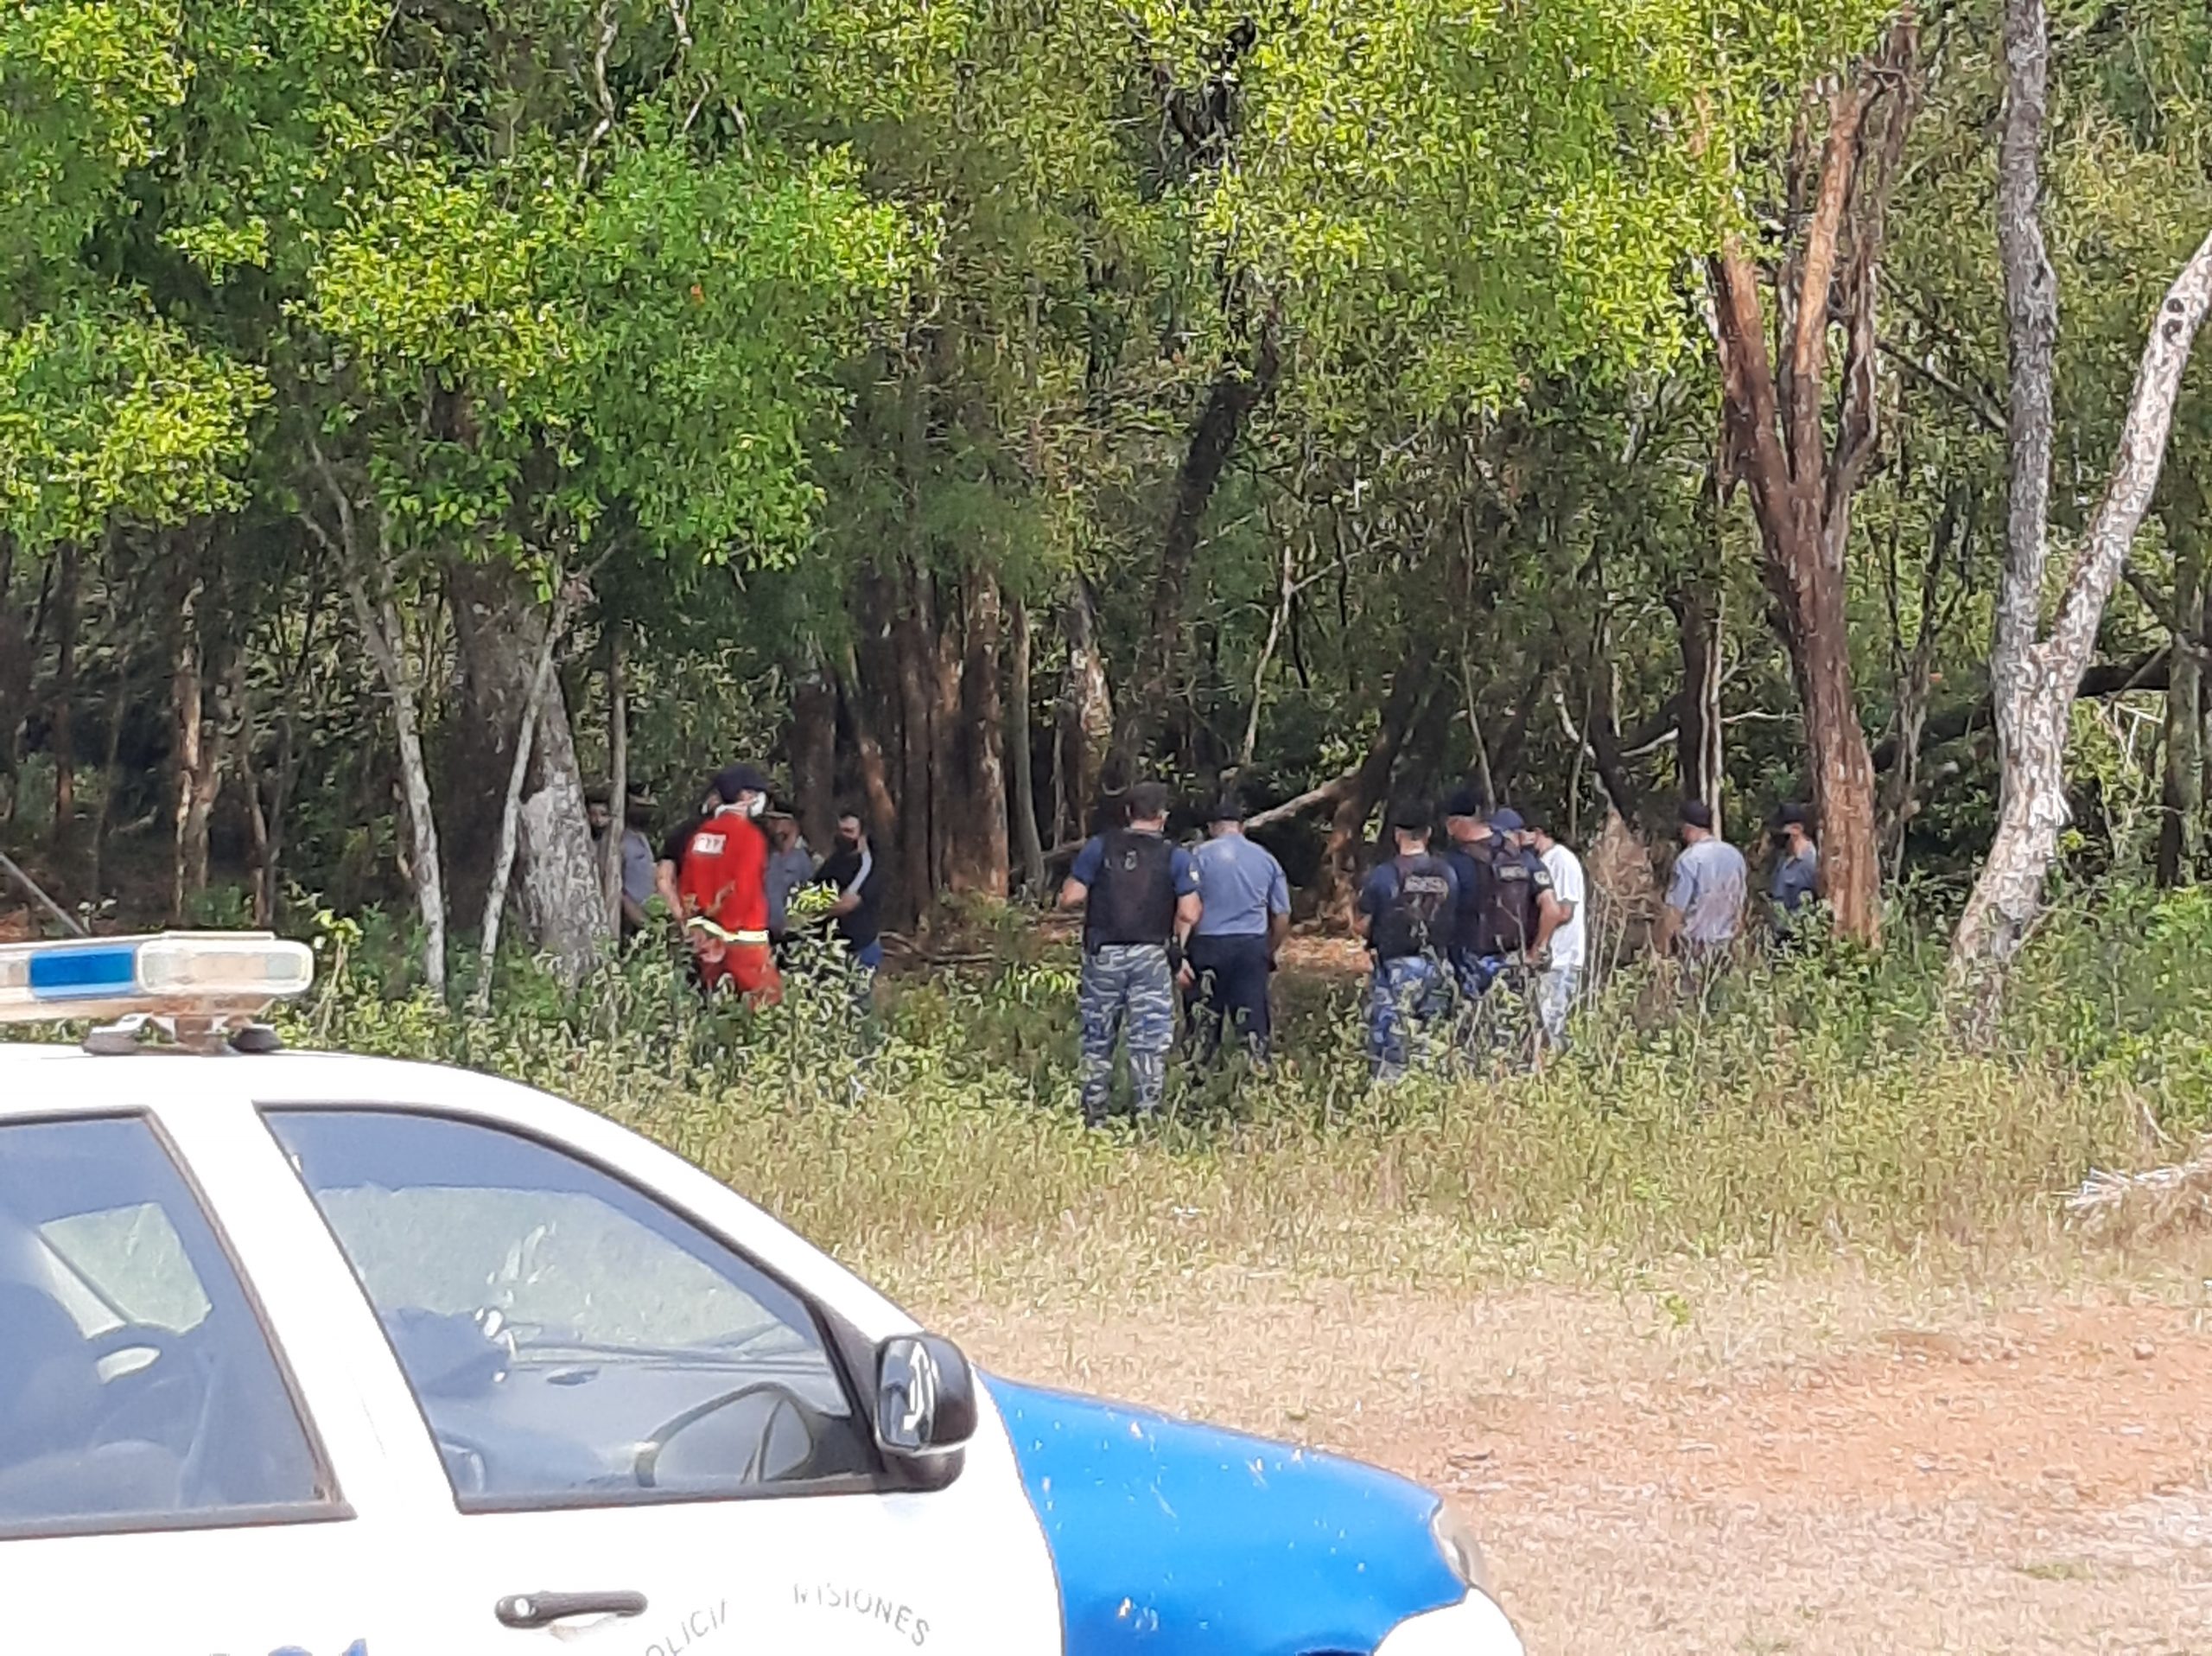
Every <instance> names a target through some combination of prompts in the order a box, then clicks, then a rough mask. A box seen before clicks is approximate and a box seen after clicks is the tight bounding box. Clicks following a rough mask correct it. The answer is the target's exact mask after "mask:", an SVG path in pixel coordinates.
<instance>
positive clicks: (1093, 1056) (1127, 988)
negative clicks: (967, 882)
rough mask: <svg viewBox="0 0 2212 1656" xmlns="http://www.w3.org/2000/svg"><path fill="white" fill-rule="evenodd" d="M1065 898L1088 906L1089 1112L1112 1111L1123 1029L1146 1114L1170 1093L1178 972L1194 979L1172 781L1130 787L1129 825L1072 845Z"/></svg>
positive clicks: (1195, 906)
mask: <svg viewBox="0 0 2212 1656" xmlns="http://www.w3.org/2000/svg"><path fill="white" fill-rule="evenodd" d="M1060 907H1061V908H1077V907H1081V908H1083V909H1084V917H1083V981H1082V987H1081V989H1080V990H1079V991H1078V994H1077V1014H1078V1016H1079V1019H1080V1022H1081V1024H1082V1032H1083V1037H1082V1038H1083V1118H1084V1122H1085V1123H1086V1124H1089V1125H1090V1126H1093V1127H1096V1126H1098V1125H1101V1124H1103V1122H1104V1121H1105V1119H1106V1111H1107V1106H1108V1105H1109V1103H1110V1102H1111V1099H1112V1096H1113V1090H1114V1048H1115V1044H1116V1041H1117V1040H1118V1039H1119V1038H1120V1037H1121V1035H1122V1033H1123V1031H1124V1029H1126V1030H1127V1033H1128V1047H1129V1080H1130V1084H1131V1086H1132V1089H1133V1090H1134V1091H1135V1094H1136V1109H1137V1113H1138V1114H1139V1115H1140V1116H1148V1115H1150V1114H1152V1113H1153V1112H1154V1111H1157V1110H1158V1109H1159V1108H1160V1099H1161V1098H1162V1096H1163V1095H1164V1094H1165V1093H1166V1088H1167V1052H1168V1048H1170V1047H1172V1046H1173V1044H1174V1041H1175V984H1176V981H1177V978H1178V976H1179V973H1180V974H1184V975H1185V982H1188V981H1189V978H1188V977H1187V972H1188V968H1187V967H1185V966H1184V965H1182V959H1181V955H1182V950H1183V947H1184V946H1185V944H1187V943H1188V942H1189V940H1190V936H1191V928H1192V927H1194V926H1196V925H1197V924H1198V915H1199V913H1200V908H1199V903H1198V865H1197V864H1196V863H1193V862H1192V859H1191V855H1190V853H1189V852H1187V851H1185V850H1183V849H1182V847H1180V846H1179V845H1173V844H1169V843H1168V840H1167V790H1166V787H1163V786H1161V785H1160V783H1158V782H1140V783H1138V784H1137V785H1136V786H1135V787H1133V788H1131V789H1130V790H1129V792H1128V825H1127V826H1125V827H1121V828H1114V829H1109V831H1106V832H1105V833H1103V834H1101V835H1099V836H1097V838H1094V839H1091V840H1090V841H1088V842H1086V843H1085V844H1084V847H1083V849H1082V850H1079V851H1077V853H1076V858H1075V864H1074V866H1073V867H1072V868H1071V869H1069V870H1068V878H1067V882H1066V883H1065V885H1063V886H1062V887H1061V888H1060Z"/></svg>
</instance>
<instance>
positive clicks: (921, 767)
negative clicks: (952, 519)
mask: <svg viewBox="0 0 2212 1656" xmlns="http://www.w3.org/2000/svg"><path fill="white" fill-rule="evenodd" d="M928 580H929V577H928V576H927V575H926V574H925V572H923V571H920V570H908V571H906V581H907V583H908V587H907V590H908V597H907V600H906V602H905V603H904V604H902V605H900V606H899V611H900V613H899V619H898V620H897V621H896V622H894V623H893V627H892V644H893V652H894V654H895V657H896V666H897V672H898V674H899V725H900V727H901V729H900V737H901V740H900V742H899V879H900V881H901V882H903V883H904V885H905V888H906V893H907V895H908V897H909V898H910V900H911V901H912V903H913V905H914V912H915V913H916V914H921V913H923V912H924V911H925V910H926V909H927V908H928V907H929V904H930V901H931V898H933V897H934V896H935V895H937V858H936V856H935V851H936V848H937V844H938V828H937V800H936V798H935V793H936V789H935V783H936V780H937V757H938V728H937V692H938V679H937V648H936V645H937V617H936V615H934V613H932V606H931V602H930V596H931V595H930V592H929V585H928Z"/></svg>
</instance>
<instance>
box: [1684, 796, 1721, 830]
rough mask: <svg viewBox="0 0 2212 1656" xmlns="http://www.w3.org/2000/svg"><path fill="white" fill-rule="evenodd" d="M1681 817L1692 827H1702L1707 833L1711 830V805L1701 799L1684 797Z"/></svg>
mask: <svg viewBox="0 0 2212 1656" xmlns="http://www.w3.org/2000/svg"><path fill="white" fill-rule="evenodd" d="M1681 818H1682V820H1683V821H1684V822H1686V823H1688V825H1690V826H1691V827H1693V828H1702V829H1704V830H1705V831H1707V833H1711V832H1712V831H1713V807H1712V806H1709V805H1707V803H1706V802H1705V801H1704V800H1703V799H1684V800H1683V801H1682V810H1681Z"/></svg>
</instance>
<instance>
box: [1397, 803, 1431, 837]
mask: <svg viewBox="0 0 2212 1656" xmlns="http://www.w3.org/2000/svg"><path fill="white" fill-rule="evenodd" d="M1428 825H1429V804H1428V801H1427V800H1426V799H1401V800H1399V801H1398V803H1397V804H1395V805H1394V806H1391V807H1390V826H1391V827H1392V828H1393V829H1394V830H1395V831H1399V832H1401V833H1408V834H1425V833H1427V831H1428Z"/></svg>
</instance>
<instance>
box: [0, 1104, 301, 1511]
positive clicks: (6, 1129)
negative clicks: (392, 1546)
mask: <svg viewBox="0 0 2212 1656" xmlns="http://www.w3.org/2000/svg"><path fill="white" fill-rule="evenodd" d="M333 1501H334V1491H333V1489H332V1488H331V1487H330V1483H329V1480H328V1478H327V1474H324V1473H323V1472H322V1470H321V1462H320V1460H319V1457H318V1456H317V1455H316V1454H315V1449H314V1445H313V1444H312V1443H311V1442H310V1440H309V1438H308V1433H307V1429H306V1427H305V1426H304V1425H303V1424H302V1419H301V1417H300V1413H299V1411H298V1409H297V1407H296V1405H295V1404H294V1402H293V1400H292V1398H291V1394H290V1392H289V1389H288V1388H287V1387H286V1385H285V1384H284V1380H283V1373H282V1371H281V1370H280V1369H279V1367H278V1366H277V1359H276V1356H275V1354H274V1353H273V1352H272V1351H271V1349H270V1344H269V1340H268V1336H267V1334H265V1332H264V1330H263V1328H262V1327H261V1323H260V1321H259V1318H258V1317H257V1315H256V1313H255V1310H254V1308H253V1305H252V1303H251V1301H250V1300H249V1299H248V1297H247V1296H246V1294H245V1290H244V1288H243V1286H242V1285H241V1283H239V1280H238V1274H237V1272H236V1271H235V1269H234V1268H233V1267H232V1264H231V1262H230V1260H229V1258H228V1257H227V1256H226V1254H225V1252H224V1251H223V1248H222V1245H221V1243H220V1242H219V1240H218V1239H217V1237H216V1234H215V1232H214V1229H213V1226H212V1225H211V1224H210V1223H209V1222H208V1219H207V1214H206V1213H203V1212H202V1211H201V1209H200V1204H199V1201H198V1200H197V1198H196V1197H195V1196H194V1194H193V1193H192V1191H191V1189H190V1188H189V1187H188V1185H187V1184H186V1183H185V1181H184V1178H183V1175H181V1174H180V1173H179V1172H178V1170H177V1168H176V1165H175V1162H173V1161H172V1160H171V1159H170V1157H169V1155H168V1150H167V1149H166V1148H165V1147H164V1146H163V1145H162V1141H161V1139H160V1137H158V1136H157V1135H156V1132H155V1131H154V1128H153V1125H152V1124H151V1123H150V1122H149V1121H148V1120H146V1119H145V1118H143V1117H128V1118H124V1117H117V1118H98V1119H87V1120H75V1121H53V1122H30V1123H13V1124H8V1125H4V1126H0V1533H14V1534H21V1533H43V1532H61V1531H84V1530H93V1531H98V1530H101V1529H126V1528H143V1527H146V1526H148V1525H166V1524H187V1525H189V1524H195V1523H203V1522H204V1523H221V1522H225V1521H233V1522H235V1521H242V1520H243V1519H247V1518H254V1519H261V1518H282V1517H284V1516H287V1515H297V1516H302V1517H306V1516H317V1515H327V1514H328V1513H329V1511H330V1510H331V1507H332V1503H333Z"/></svg>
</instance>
